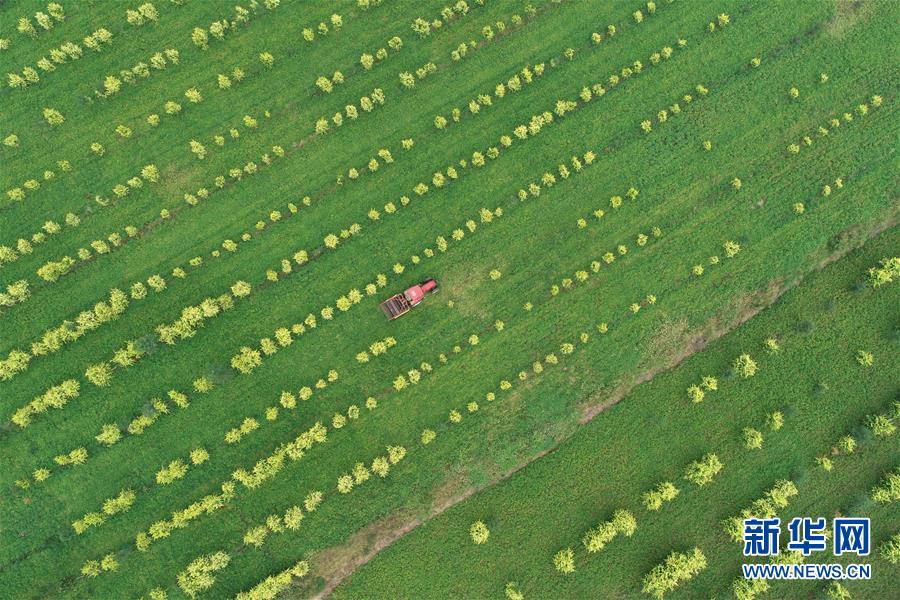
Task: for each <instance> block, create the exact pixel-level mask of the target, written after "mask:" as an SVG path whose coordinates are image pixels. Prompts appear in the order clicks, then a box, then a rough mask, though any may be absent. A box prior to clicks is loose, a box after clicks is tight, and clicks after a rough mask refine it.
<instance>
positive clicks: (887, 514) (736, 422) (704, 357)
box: [334, 229, 900, 598]
mask: <svg viewBox="0 0 900 600" xmlns="http://www.w3.org/2000/svg"><path fill="white" fill-rule="evenodd" d="M898 241H900V239H898V235H897V232H896V229H895V230H893V231H892V232H891V233H889V234H885V235H883V236H882V237H881V238H879V239H878V240H876V241H873V242H871V243H870V244H868V245H867V246H866V247H865V248H864V250H863V251H860V252H856V253H854V254H853V255H852V256H848V257H846V258H844V259H843V260H841V261H838V262H837V263H835V264H833V265H831V266H830V267H828V269H827V270H825V271H824V272H821V273H816V274H814V275H811V276H809V277H808V279H807V280H804V282H803V284H802V285H800V286H799V287H798V288H797V289H794V290H792V291H791V292H789V293H788V294H786V296H785V297H783V298H781V299H780V300H779V302H778V303H777V304H776V305H775V306H773V307H771V308H769V309H767V310H765V311H764V312H763V313H762V314H760V315H758V316H757V317H755V318H754V319H753V320H751V321H750V322H749V323H748V324H746V325H745V326H743V327H741V328H740V329H739V330H738V331H736V332H734V333H732V334H731V335H728V336H726V337H724V338H722V339H720V340H718V341H717V342H715V343H713V344H712V345H710V346H709V347H707V348H706V349H704V350H703V351H702V352H699V353H697V354H695V355H694V356H692V357H691V358H690V359H688V360H686V361H685V362H683V363H681V364H680V365H679V366H678V367H677V368H676V369H673V370H671V371H669V372H667V373H665V374H664V375H660V376H659V377H656V378H654V380H653V381H652V382H649V383H646V384H643V385H640V386H638V387H637V388H635V389H634V390H633V391H632V392H631V393H630V394H629V395H628V396H626V397H625V398H624V399H623V400H622V402H620V403H619V404H617V405H616V406H614V407H612V408H611V409H610V410H608V411H606V412H604V413H603V414H602V415H600V416H599V417H597V418H595V419H594V420H592V421H591V422H590V423H588V424H587V425H585V426H584V427H583V428H582V429H581V430H579V431H578V433H576V434H575V435H574V436H573V437H572V438H571V439H569V440H567V441H566V442H565V443H564V444H562V445H561V446H560V447H558V448H556V449H554V450H553V451H552V452H551V453H550V454H549V455H547V456H546V457H544V458H542V459H540V460H538V461H536V462H535V463H533V464H531V465H529V466H528V467H526V468H524V469H522V470H521V471H518V472H516V473H515V474H514V475H513V476H512V477H510V478H509V479H507V480H505V481H503V482H502V483H500V484H498V485H495V486H492V487H490V488H488V489H487V490H485V491H483V492H481V493H479V494H477V495H475V496H474V497H472V498H469V499H468V500H467V501H465V502H463V503H461V504H460V505H458V506H456V507H454V508H453V509H451V510H448V511H447V512H445V513H444V514H442V515H441V516H440V517H438V518H436V519H434V520H432V521H430V522H429V523H427V524H426V525H423V526H422V527H420V528H418V529H416V530H415V532H414V533H411V534H410V535H408V536H407V537H405V538H403V540H402V541H399V542H397V543H396V544H395V545H393V546H391V547H390V548H389V549H388V550H386V551H385V552H384V553H383V554H382V555H380V556H379V557H378V558H377V559H376V560H374V561H372V562H371V563H369V564H368V565H366V566H365V568H363V569H362V570H361V571H360V572H359V573H358V574H356V575H354V576H353V577H352V579H350V580H349V582H348V584H346V585H345V586H344V587H341V588H338V593H337V594H335V595H334V597H336V598H372V597H387V596H388V594H385V593H384V590H390V594H389V595H390V596H391V597H400V598H421V597H425V596H434V597H441V598H466V597H479V598H486V597H499V596H500V595H501V594H502V592H503V588H504V586H505V584H506V582H507V581H514V582H516V583H517V584H518V588H519V589H520V590H521V591H522V592H524V594H525V597H531V598H551V597H564V598H584V597H589V596H590V597H604V598H613V597H631V596H633V595H636V592H637V590H638V589H640V587H641V579H642V578H643V576H644V574H645V573H646V572H647V571H649V570H650V569H651V568H652V567H653V566H654V565H655V564H656V563H658V562H660V561H661V560H662V559H663V558H664V557H665V556H666V555H667V554H668V553H669V552H670V551H672V550H679V551H683V550H684V549H687V548H691V547H694V546H698V547H700V548H701V549H702V550H703V551H704V553H705V554H706V556H707V558H708V561H709V567H708V569H707V570H706V571H704V572H703V573H702V574H701V575H699V576H697V578H696V579H695V580H693V581H692V582H691V584H690V586H689V587H686V588H685V589H684V590H683V593H682V594H681V595H682V596H683V597H689V598H699V597H703V598H713V597H719V598H724V597H729V596H731V586H732V582H733V580H734V579H736V578H737V577H738V576H739V575H740V567H739V565H740V563H741V562H742V561H743V560H745V559H744V558H743V557H742V556H741V553H740V550H739V543H735V542H732V541H730V540H729V538H728V537H727V535H726V534H725V533H724V531H723V527H722V525H721V522H722V521H723V520H725V519H726V518H728V517H730V516H732V515H735V514H737V513H738V512H739V511H740V510H741V509H742V508H743V507H745V506H746V505H748V504H749V502H748V499H755V498H758V497H760V496H762V495H763V494H764V492H765V490H767V489H769V488H770V487H772V485H773V484H774V482H775V481H776V480H779V479H785V480H792V481H794V482H795V484H796V485H797V489H798V492H799V493H798V494H797V496H795V497H794V498H793V499H792V501H791V503H790V505H789V506H788V507H787V508H786V509H785V510H784V511H783V512H779V516H780V517H781V518H782V522H785V521H786V520H789V519H790V518H792V517H795V516H806V515H815V516H826V517H832V516H837V515H841V514H844V515H849V514H853V515H864V516H868V517H870V518H871V519H872V522H873V527H874V532H873V539H874V541H875V543H876V546H877V544H878V543H880V542H882V541H883V540H886V539H887V538H889V537H890V536H891V535H893V534H894V533H896V532H897V529H898V527H900V514H898V511H897V509H896V507H892V506H890V505H885V504H879V503H876V502H874V501H872V500H871V499H870V498H869V494H868V492H869V490H870V489H871V488H873V487H875V486H876V485H878V483H879V480H880V479H881V478H882V477H883V475H884V474H885V473H886V472H888V471H890V470H892V469H893V468H895V467H896V466H897V465H898V461H900V443H898V440H897V436H896V435H892V436H888V437H877V436H875V435H873V433H872V431H871V430H870V429H868V428H867V427H866V423H867V417H868V416H869V415H875V414H880V413H885V414H888V415H896V410H897V404H896V399H897V393H898V387H897V378H896V376H895V374H894V373H893V372H892V368H893V367H896V353H897V344H898V339H897V335H898V331H897V314H896V306H897V302H898V292H897V290H896V289H886V290H884V291H883V292H882V291H872V290H862V291H860V290H859V289H858V288H857V287H856V286H857V285H858V283H859V280H860V273H863V272H865V270H866V269H867V268H868V266H869V265H870V264H873V263H874V262H877V261H878V259H879V257H880V256H882V255H883V254H884V253H886V252H890V251H891V250H892V249H895V248H896V247H897V243H898ZM769 338H774V339H776V340H777V343H778V346H779V349H778V351H777V353H771V352H769V351H768V350H766V348H765V346H764V341H765V340H766V339H769ZM857 349H865V350H866V351H869V352H871V353H872V354H873V355H874V356H876V357H877V358H876V360H875V362H874V364H873V365H872V366H871V367H864V366H861V365H860V364H858V363H857V361H856V358H855V354H856V350H857ZM592 350H593V348H592V349H590V350H587V349H586V350H585V354H584V355H581V354H579V355H577V356H576V357H575V359H574V362H573V363H572V366H571V367H570V368H571V369H573V370H577V369H579V368H584V367H585V366H586V365H587V364H589V363H590V362H591V361H592V360H593V358H594V357H593V355H592V352H591V351H592ZM742 353H749V354H750V355H751V356H752V357H754V360H756V362H757V364H758V367H759V369H758V372H757V373H756V374H755V375H754V376H753V377H751V378H748V379H744V378H742V377H740V376H739V375H737V374H736V373H735V372H733V370H732V361H733V359H734V358H735V357H737V356H738V355H740V354H742ZM710 375H711V376H714V377H715V378H716V379H717V380H718V385H717V388H718V389H717V390H715V391H708V390H707V391H706V393H705V396H704V398H703V401H702V403H696V404H694V403H692V402H691V401H690V400H689V399H688V395H687V394H686V393H685V390H687V389H688V388H689V387H690V386H692V385H695V384H696V383H697V382H699V381H700V379H701V378H702V377H703V376H710ZM557 385H559V382H558V381H552V380H545V381H542V382H541V383H540V384H538V385H537V386H535V389H534V390H533V392H532V393H535V394H546V395H552V394H554V389H556V388H555V386H557ZM775 411H778V412H781V413H782V415H783V419H784V421H783V423H784V424H783V426H781V427H780V428H779V429H778V430H772V428H771V426H770V424H769V422H768V416H769V415H770V414H771V413H772V412H775ZM897 418H898V417H897V416H893V419H894V421H895V422H896V421H897ZM745 427H752V428H755V429H757V430H758V431H760V432H761V433H762V434H763V445H762V448H759V449H753V450H749V449H747V448H746V447H745V446H744V443H743V440H742V430H743V429H744V428H745ZM845 435H851V436H853V437H854V439H856V440H858V442H857V446H856V447H855V449H854V450H853V452H852V453H850V454H847V453H846V452H845V451H842V450H840V449H839V440H840V438H841V437H842V436H845ZM709 452H712V453H715V454H716V455H717V456H718V458H719V460H720V462H721V463H722V465H723V468H722V470H721V472H720V473H719V474H718V475H717V476H716V477H715V478H714V479H713V480H712V482H711V483H708V484H706V485H704V486H702V487H700V486H697V485H695V484H693V483H690V482H688V481H687V480H685V479H684V478H683V476H682V474H683V472H684V467H685V466H686V465H687V464H688V463H690V462H691V461H694V460H697V459H699V458H701V457H702V456H703V455H705V454H707V453H709ZM819 457H828V458H830V459H831V461H832V465H831V470H829V471H826V470H825V468H824V467H823V466H822V465H821V464H819V463H817V458H819ZM662 481H670V482H673V483H674V485H675V486H676V487H677V488H679V490H680V493H679V494H678V496H677V497H676V498H675V499H674V500H672V501H671V503H666V504H664V505H663V507H662V508H661V509H659V510H658V511H651V510H648V509H646V508H645V506H644V505H643V504H642V501H641V497H642V494H643V493H644V492H645V491H648V490H650V489H651V488H653V487H655V486H656V485H657V484H659V483H660V482H662ZM618 508H626V509H629V510H630V511H631V512H632V513H633V514H634V516H635V517H636V519H637V531H636V532H635V533H634V535H633V536H631V538H630V539H621V538H616V539H615V540H613V541H612V542H610V544H609V545H608V546H607V547H606V548H605V549H604V550H602V551H601V552H600V553H598V554H591V553H588V552H587V551H586V550H585V548H584V546H582V536H583V535H584V534H585V532H587V531H588V530H589V529H590V528H592V527H594V526H595V525H596V524H597V523H599V522H601V521H605V520H607V519H609V516H610V515H611V514H612V512H613V511H614V510H615V509H618ZM477 520H483V521H485V522H486V523H487V524H488V526H489V528H490V532H491V533H490V537H489V538H488V541H487V543H485V544H484V545H475V544H473V543H472V541H471V539H470V538H469V533H468V530H469V526H470V524H471V523H473V522H474V521H477ZM567 547H571V548H573V550H574V554H575V571H574V573H570V574H561V573H557V572H556V571H555V569H554V568H553V556H554V554H556V552H557V551H558V550H560V549H563V548H567ZM851 558H852V557H851ZM809 560H810V561H811V562H814V560H813V559H812V558H811V559H809ZM848 562H849V561H848ZM872 565H873V573H874V576H873V578H872V580H871V581H868V582H852V583H847V584H846V586H847V588H848V590H850V592H852V594H853V597H854V598H857V597H858V598H890V597H891V596H892V594H893V592H891V589H892V587H893V585H894V584H892V583H891V581H892V580H893V578H894V576H893V575H892V573H895V572H896V566H894V565H891V564H890V563H888V562H887V561H885V560H883V559H877V558H876V559H874V560H872ZM463 574H465V576H463ZM824 587H825V586H824V584H822V583H815V582H800V583H796V582H790V583H781V584H775V585H773V586H772V588H771V590H770V594H769V596H766V597H815V596H816V592H820V593H821V591H822V590H823V588H824Z"/></svg>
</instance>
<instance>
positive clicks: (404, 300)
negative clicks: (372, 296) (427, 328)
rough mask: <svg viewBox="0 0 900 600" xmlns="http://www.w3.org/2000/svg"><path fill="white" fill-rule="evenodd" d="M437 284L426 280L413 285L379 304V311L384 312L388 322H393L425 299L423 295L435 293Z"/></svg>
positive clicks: (432, 280)
mask: <svg viewBox="0 0 900 600" xmlns="http://www.w3.org/2000/svg"><path fill="white" fill-rule="evenodd" d="M437 289H438V284H437V281H435V280H434V279H426V280H425V281H423V282H422V283H420V284H418V285H414V286H412V287H411V288H409V289H408V290H406V291H405V292H403V293H402V294H397V295H395V296H391V297H390V298H388V299H387V300H385V301H384V302H382V303H381V310H382V311H384V314H385V316H386V317H387V318H388V321H393V320H394V319H396V318H397V317H400V316H402V315H405V314H406V313H408V312H409V311H410V309H412V307H413V306H416V305H417V304H419V303H420V302H421V301H422V300H424V299H425V294H433V293H435V292H436V291H437Z"/></svg>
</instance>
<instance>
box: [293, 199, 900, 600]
mask: <svg viewBox="0 0 900 600" xmlns="http://www.w3.org/2000/svg"><path fill="white" fill-rule="evenodd" d="M897 223H898V215H897V214H893V215H892V216H891V217H890V218H889V219H887V220H886V221H884V222H881V223H878V224H875V225H873V226H872V227H871V228H870V229H869V230H868V231H867V232H865V233H862V234H861V235H859V237H857V238H856V239H858V240H859V243H858V244H856V245H854V247H852V248H845V249H841V250H838V251H835V252H832V253H831V254H829V255H828V256H826V257H825V258H824V259H822V260H821V261H820V262H819V263H818V264H817V265H816V266H815V267H814V268H813V269H812V270H810V271H809V272H808V273H806V274H805V275H803V276H801V277H797V278H795V279H794V280H792V281H789V282H785V281H781V280H778V281H773V282H770V283H769V285H767V286H765V287H763V288H762V289H759V290H757V291H756V292H754V293H752V294H750V295H748V296H745V297H743V298H741V299H739V300H738V301H737V302H736V303H735V305H734V306H732V307H730V308H732V309H736V310H734V312H735V316H734V317H733V318H732V319H731V320H730V321H728V322H722V321H721V320H720V319H719V318H718V317H713V318H711V319H710V320H708V321H707V322H706V323H704V325H703V326H702V327H700V328H699V329H698V330H695V331H694V332H693V333H687V334H686V335H685V339H684V341H683V346H682V347H683V350H682V351H680V352H678V353H677V354H674V355H671V356H669V357H666V359H665V360H664V361H663V363H662V364H660V365H657V366H654V367H653V368H650V369H646V370H644V371H642V372H641V373H639V374H638V375H637V376H636V377H634V378H633V379H631V380H630V381H628V382H625V383H622V384H620V385H618V386H617V387H616V388H615V389H613V390H612V391H609V392H604V393H603V394H602V399H599V400H598V399H597V398H595V397H591V398H589V399H588V401H587V402H586V403H585V405H584V406H583V407H582V415H581V418H580V419H579V423H580V424H581V425H584V424H586V423H588V422H589V421H591V420H592V419H594V418H595V417H596V416H597V415H599V414H600V413H602V412H603V411H605V410H607V409H608V408H610V407H612V406H614V405H616V404H617V403H619V402H620V401H622V400H623V399H624V398H625V397H626V396H627V395H628V394H629V393H630V392H631V391H632V390H633V389H634V388H635V387H637V386H638V385H640V384H642V383H646V382H647V381H650V380H651V379H653V378H654V377H656V376H657V375H659V374H660V373H663V372H665V371H668V370H669V369H672V368H674V367H676V366H678V365H679V364H680V363H682V362H683V361H684V360H686V359H687V358H689V357H690V356H692V355H693V354H695V353H696V352H699V351H700V350H703V349H704V348H706V346H708V345H709V344H710V343H712V342H714V341H716V340H717V339H719V338H721V337H723V336H724V335H727V334H728V333H730V332H731V331H733V330H735V329H736V328H737V327H739V326H741V325H742V324H744V323H745V322H747V321H748V320H750V319H751V318H753V317H754V316H756V315H757V314H759V313H760V312H761V311H762V310H764V309H765V308H767V307H769V306H771V305H772V304H774V303H775V302H777V301H778V299H779V298H780V297H781V296H782V295H783V294H784V293H785V292H787V291H789V290H791V289H793V288H794V287H796V286H797V285H798V284H799V283H800V282H801V281H803V279H805V278H806V277H807V276H808V275H810V274H812V273H813V272H816V271H821V270H822V269H824V268H825V267H827V266H828V265H830V264H831V263H833V262H835V261H836V260H838V259H840V258H842V257H843V256H844V255H846V254H847V253H848V252H850V251H852V250H854V249H856V248H858V247H860V246H862V245H863V244H865V243H866V242H868V241H869V240H870V239H872V238H874V237H875V236H877V235H878V234H880V233H881V232H883V231H885V230H887V229H890V228H892V227H894V226H896V225H897ZM854 233H859V232H858V230H857V231H855V232H854ZM595 400H596V401H595ZM577 431H578V429H575V430H573V432H572V434H571V435H574V433H575V432H577ZM571 435H570V436H568V437H571ZM568 437H566V438H563V439H560V440H559V442H558V443H557V445H556V446H554V447H553V448H552V449H549V450H546V451H544V452H541V453H539V454H536V455H534V456H532V457H530V458H529V459H528V460H527V461H524V462H522V463H520V464H518V465H516V466H515V467H513V468H511V469H509V470H508V471H506V472H504V473H502V474H501V475H500V476H499V477H498V478H496V479H495V480H493V481H492V482H490V483H489V484H486V485H483V486H480V487H472V486H469V487H465V488H463V489H461V490H455V491H450V492H446V493H445V494H436V495H435V496H436V498H437V499H436V500H435V501H434V503H433V504H432V506H431V507H430V508H429V510H428V511H427V514H426V515H425V516H424V517H422V516H415V515H414V513H413V511H412V510H409V509H404V510H399V511H395V512H394V513H392V514H391V515H389V516H387V517H385V518H383V519H380V520H378V521H374V522H372V523H370V524H369V525H367V526H366V527H364V528H362V529H360V530H359V531H357V532H356V533H354V534H353V535H352V536H351V537H350V539H349V540H347V542H346V543H344V544H342V545H340V546H335V547H332V548H328V549H326V550H324V551H322V552H319V553H318V554H316V555H315V556H313V557H312V559H311V562H312V563H313V565H314V567H313V572H312V577H310V578H308V579H307V581H310V580H313V579H315V578H321V579H324V581H325V584H324V587H323V588H322V589H321V590H319V591H318V592H316V593H314V594H313V595H312V598H314V599H315V600H323V599H324V598H327V597H328V596H329V595H330V594H331V592H332V591H333V590H334V589H335V588H336V587H337V586H338V585H340V584H341V582H342V581H344V579H346V578H347V577H349V576H350V575H352V574H353V573H354V572H355V571H356V570H357V569H359V568H360V567H362V566H363V565H365V564H366V563H368V562H369V561H370V560H372V559H373V558H374V557H375V556H377V555H378V553H379V552H381V551H382V550H384V549H385V548H387V547H388V546H390V545H391V544H393V543H394V542H395V541H397V540H398V539H400V538H401V537H403V536H404V535H406V534H407V533H409V532H410V531H412V530H413V529H415V528H416V527H418V526H419V525H421V524H423V523H424V522H426V521H428V520H430V519H433V518H434V517H436V516H439V515H440V514H441V513H443V512H444V511H446V510H447V509H449V508H452V507H453V506H455V505H456V504H459V503H460V502H462V501H464V500H466V499H467V498H469V497H470V496H472V495H474V494H475V493H476V492H478V491H481V490H482V489H485V488H487V487H489V486H493V485H496V484H498V483H500V482H502V481H503V480H505V479H508V478H510V477H512V476H513V475H515V474H516V473H517V472H518V471H520V470H522V469H523V468H525V467H526V466H528V465H529V464H531V463H532V462H534V461H535V460H539V459H540V458H542V457H544V456H546V455H547V454H549V453H551V452H554V451H555V450H556V449H557V448H559V447H560V446H561V445H562V444H563V443H564V442H565V441H566V440H567V439H568ZM288 596H289V597H295V598H300V597H309V590H304V589H302V588H294V590H293V593H289V594H288Z"/></svg>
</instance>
